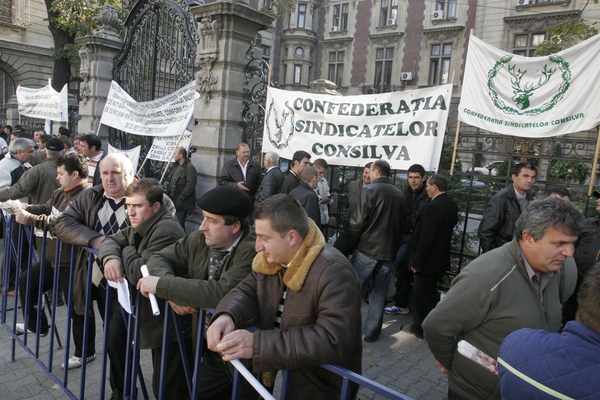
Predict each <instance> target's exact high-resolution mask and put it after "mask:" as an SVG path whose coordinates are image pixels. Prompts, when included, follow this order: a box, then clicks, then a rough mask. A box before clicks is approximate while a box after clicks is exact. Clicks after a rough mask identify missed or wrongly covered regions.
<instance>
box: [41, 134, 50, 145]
mask: <svg viewBox="0 0 600 400" xmlns="http://www.w3.org/2000/svg"><path fill="white" fill-rule="evenodd" d="M50 139H52V135H46V134H45V133H43V134H41V135H40V142H42V143H48V140H50Z"/></svg>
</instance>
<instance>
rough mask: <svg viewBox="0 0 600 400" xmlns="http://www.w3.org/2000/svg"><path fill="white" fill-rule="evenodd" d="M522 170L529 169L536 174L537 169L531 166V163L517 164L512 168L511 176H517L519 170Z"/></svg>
mask: <svg viewBox="0 0 600 400" xmlns="http://www.w3.org/2000/svg"><path fill="white" fill-rule="evenodd" d="M523 168H527V169H530V170H532V171H534V172H536V173H537V168H536V167H535V165H533V164H532V163H530V162H524V163H519V164H516V165H515V166H514V168H513V173H512V174H513V175H516V176H519V174H520V173H521V170H522V169H523Z"/></svg>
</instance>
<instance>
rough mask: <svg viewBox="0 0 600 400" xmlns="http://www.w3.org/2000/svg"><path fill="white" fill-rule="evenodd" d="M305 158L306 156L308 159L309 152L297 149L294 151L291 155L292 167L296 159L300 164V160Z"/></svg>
mask: <svg viewBox="0 0 600 400" xmlns="http://www.w3.org/2000/svg"><path fill="white" fill-rule="evenodd" d="M305 158H308V159H309V160H310V154H308V153H307V152H306V151H304V150H298V151H297V152H295V153H294V155H293V156H292V167H293V166H294V164H296V161H298V164H300V162H301V161H302V160H303V159H305Z"/></svg>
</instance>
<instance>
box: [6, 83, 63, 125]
mask: <svg viewBox="0 0 600 400" xmlns="http://www.w3.org/2000/svg"><path fill="white" fill-rule="evenodd" d="M17 102H18V103H19V114H21V115H22V116H25V117H31V118H41V119H49V120H52V121H58V122H63V121H68V120H69V99H68V95H67V85H65V86H63V88H62V90H61V91H60V93H58V92H57V91H56V90H54V89H52V86H50V82H49V81H48V86H44V87H43V88H41V89H30V88H26V87H23V86H20V85H19V87H17ZM48 133H50V132H48Z"/></svg>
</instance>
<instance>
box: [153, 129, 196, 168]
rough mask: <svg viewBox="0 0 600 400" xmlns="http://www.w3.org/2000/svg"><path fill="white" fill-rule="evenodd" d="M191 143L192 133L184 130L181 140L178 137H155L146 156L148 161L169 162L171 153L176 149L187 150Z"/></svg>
mask: <svg viewBox="0 0 600 400" xmlns="http://www.w3.org/2000/svg"><path fill="white" fill-rule="evenodd" d="M191 141H192V132H190V131H188V130H186V131H185V133H184V134H183V136H182V137H181V140H179V136H159V137H155V138H154V140H153V142H152V147H150V150H149V151H148V155H147V156H146V157H147V158H149V159H150V160H156V161H162V162H169V161H171V158H172V157H173V152H174V151H175V148H177V147H183V148H185V149H188V148H189V147H190V143H191Z"/></svg>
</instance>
